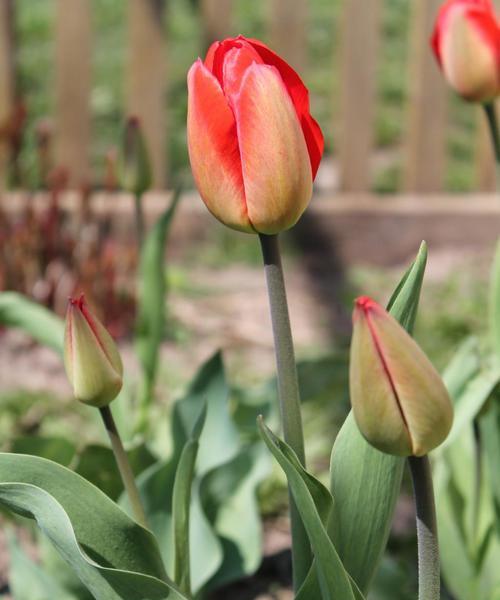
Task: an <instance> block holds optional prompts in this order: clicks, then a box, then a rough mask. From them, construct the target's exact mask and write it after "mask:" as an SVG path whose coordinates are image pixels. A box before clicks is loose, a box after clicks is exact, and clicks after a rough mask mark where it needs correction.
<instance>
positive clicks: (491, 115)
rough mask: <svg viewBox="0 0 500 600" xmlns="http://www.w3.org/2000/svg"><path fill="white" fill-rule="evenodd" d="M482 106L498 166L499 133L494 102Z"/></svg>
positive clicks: (499, 163)
mask: <svg viewBox="0 0 500 600" xmlns="http://www.w3.org/2000/svg"><path fill="white" fill-rule="evenodd" d="M483 106H484V110H485V113H486V118H487V119H488V126H489V129H490V134H491V141H492V143H493V149H494V151H495V159H496V161H497V164H498V165H499V166H500V131H499V129H498V119H497V113H496V110H495V104H494V102H486V103H485V104H484V105H483Z"/></svg>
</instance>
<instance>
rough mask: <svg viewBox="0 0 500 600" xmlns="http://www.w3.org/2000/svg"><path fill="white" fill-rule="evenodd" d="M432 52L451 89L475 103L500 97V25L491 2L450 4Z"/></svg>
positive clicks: (466, 0) (456, 0)
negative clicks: (499, 95)
mask: <svg viewBox="0 0 500 600" xmlns="http://www.w3.org/2000/svg"><path fill="white" fill-rule="evenodd" d="M431 44H432V48H433V50H434V53H435V55H436V58H437V60H438V62H439V65H440V66H441V69H442V70H443V73H444V75H445V77H446V79H447V81H448V83H449V84H450V85H451V87H452V88H453V89H454V90H455V91H456V92H457V93H458V94H460V96H462V97H463V98H465V99H466V100H470V101H472V102H488V101H490V100H492V99H493V98H495V97H496V96H498V94H500V25H499V22H498V19H497V17H496V15H495V10H494V8H493V5H492V3H491V0H448V1H447V2H445V3H444V4H443V6H442V7H441V9H440V11H439V14H438V17H437V20H436V26H435V29H434V33H433V36H432V39H431Z"/></svg>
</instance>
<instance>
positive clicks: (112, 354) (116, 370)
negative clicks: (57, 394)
mask: <svg viewBox="0 0 500 600" xmlns="http://www.w3.org/2000/svg"><path fill="white" fill-rule="evenodd" d="M64 366H65V368H66V374H67V376H68V379H69V381H70V383H71V385H72V386H73V392H74V394H75V397H76V398H77V400H79V401H80V402H83V403H84V404H89V405H90V406H95V407H97V408H102V407H103V406H107V405H108V404H109V403H110V402H111V401H112V400H114V399H115V398H116V396H117V395H118V394H119V392H120V390H121V388H122V376H123V365H122V361H121V358H120V354H119V353H118V349H117V347H116V345H115V342H114V341H113V339H112V337H111V336H110V335H109V333H108V332H107V331H106V329H105V328H104V326H103V325H102V323H100V321H99V320H98V319H97V317H95V315H93V314H92V312H91V311H90V310H89V308H88V306H87V304H86V303H85V300H84V297H83V295H82V296H81V297H80V298H79V299H73V298H71V299H70V301H69V305H68V311H67V314H66V329H65V333H64Z"/></svg>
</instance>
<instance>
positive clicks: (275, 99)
mask: <svg viewBox="0 0 500 600" xmlns="http://www.w3.org/2000/svg"><path fill="white" fill-rule="evenodd" d="M188 92H189V100H188V123H187V131H188V146H189V157H190V160H191V167H192V170H193V175H194V178H195V181H196V185H197V187H198V190H199V192H200V194H201V197H202V198H203V200H204V202H205V204H206V205H207V207H208V209H209V210H210V212H211V213H212V214H213V215H214V216H215V217H217V218H218V219H219V220H220V221H222V222H223V223H225V224H226V225H228V226H229V227H232V228H234V229H238V230H240V231H246V232H250V233H264V234H274V233H278V232H280V231H283V230H285V229H288V228H290V227H292V226H293V225H294V224H295V223H296V222H297V220H298V219H299V217H300V216H301V214H302V213H303V212H304V210H305V209H306V207H307V205H308V204H309V201H310V199H311V193H312V183H313V180H314V178H315V176H316V172H317V170H318V166H319V162H320V160H321V155H322V153H323V135H322V133H321V130H320V128H319V126H318V124H317V123H316V121H315V120H314V119H313V118H312V117H311V115H310V112H309V95H308V91H307V89H306V87H305V86H304V84H303V83H302V80H301V79H300V77H299V76H298V75H297V73H296V72H295V71H294V70H293V69H292V68H291V67H290V66H289V65H288V64H287V63H286V62H285V61H284V60H283V59H282V58H280V57H279V56H278V55H277V54H275V53H274V52H272V51H271V50H270V49H269V48H267V46H265V45H264V44H263V43H262V42H259V41H257V40H250V39H246V38H244V37H242V36H240V37H237V38H234V39H227V40H224V41H223V42H215V43H214V44H213V45H212V46H211V47H210V49H209V50H208V53H207V56H206V58H205V60H204V61H202V60H201V59H198V60H197V61H196V62H195V63H194V65H193V66H192V67H191V70H190V71H189V75H188Z"/></svg>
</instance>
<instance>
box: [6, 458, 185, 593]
mask: <svg viewBox="0 0 500 600" xmlns="http://www.w3.org/2000/svg"><path fill="white" fill-rule="evenodd" d="M0 482H1V483H0V504H2V505H4V506H5V507H7V508H9V509H10V510H12V511H13V512H16V513H18V514H20V515H23V516H27V517H31V518H33V519H35V520H36V521H37V523H38V526H39V527H40V529H41V530H42V531H43V532H44V533H45V534H46V535H47V536H48V537H49V538H50V540H51V541H52V543H53V544H54V545H55V547H56V548H57V550H58V552H59V553H60V554H61V556H62V557H63V558H64V559H65V560H66V561H67V562H68V563H69V564H70V565H71V567H72V568H73V570H74V571H75V572H76V573H77V575H78V576H79V578H80V579H81V580H82V582H83V583H84V584H85V585H86V587H87V588H88V589H89V590H90V591H91V592H92V593H93V594H94V595H95V596H96V597H97V598H103V599H104V598H105V599H109V600H115V599H116V600H117V599H120V598H126V599H127V600H143V599H144V598H148V599H150V600H154V599H158V600H160V599H164V598H167V597H168V598H175V599H176V600H181V599H184V600H185V598H184V596H183V595H182V594H180V593H179V592H178V591H176V589H175V587H174V585H173V584H172V583H171V582H170V581H169V580H168V578H167V576H166V573H165V570H164V567H163V564H162V561H161V558H160V553H159V551H158V547H157V544H156V540H155V539H154V537H153V536H152V534H151V533H150V532H149V531H147V530H146V529H143V528H142V527H140V526H139V525H137V524H136V523H135V522H134V521H132V520H131V519H130V518H129V517H128V516H127V515H126V514H125V513H124V512H123V511H122V510H121V509H120V508H119V507H118V506H116V505H115V504H114V503H113V502H112V501H111V500H110V499H109V498H108V497H107V496H106V495H105V494H103V493H102V492H101V491H100V490H98V489H97V488H96V487H94V486H93V485H92V484H90V483H88V482H87V481H85V480H84V479H83V478H82V477H80V476H79V475H77V474H75V473H73V472H72V471H69V470H68V469H66V468H65V467H62V466H60V465H57V464H56V463H53V462H51V461H48V460H45V459H42V458H38V457H33V456H25V455H16V454H0ZM169 594H170V595H169Z"/></svg>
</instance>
